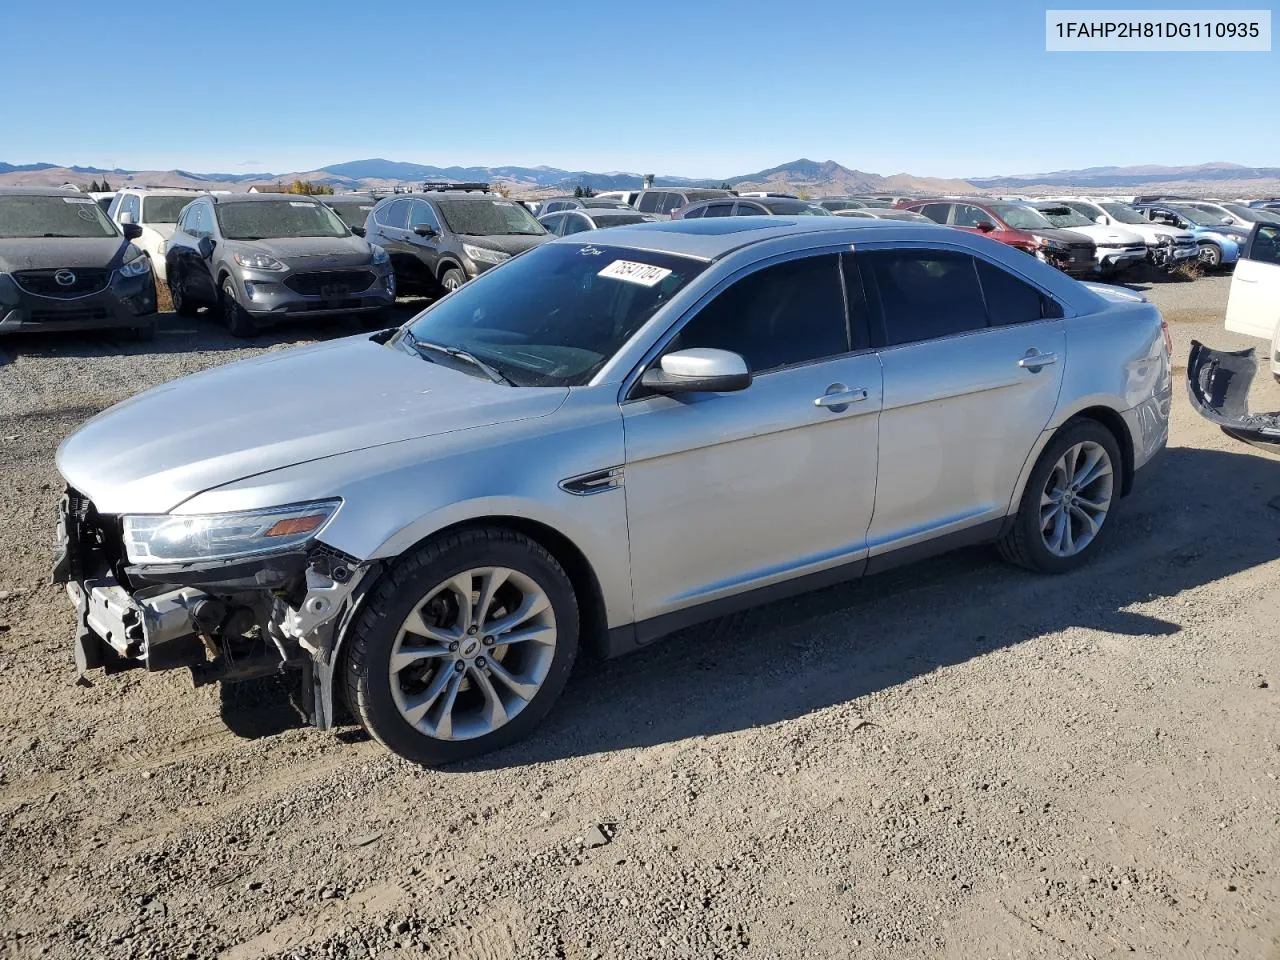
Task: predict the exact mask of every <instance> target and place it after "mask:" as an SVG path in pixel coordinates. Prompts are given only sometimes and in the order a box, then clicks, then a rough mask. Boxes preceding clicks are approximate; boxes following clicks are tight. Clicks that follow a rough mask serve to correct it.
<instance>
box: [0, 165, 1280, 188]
mask: <svg viewBox="0 0 1280 960" xmlns="http://www.w3.org/2000/svg"><path fill="white" fill-rule="evenodd" d="M104 176H105V177H106V178H107V179H108V180H109V181H110V182H111V186H112V187H120V186H123V185H128V184H135V185H144V184H145V185H150V186H157V187H160V186H164V187H188V188H193V189H203V190H232V191H238V190H247V189H249V187H250V186H252V185H253V184H255V183H256V184H263V183H274V182H280V183H288V182H290V181H292V180H309V181H311V182H313V183H323V184H327V185H330V186H332V187H333V188H334V189H335V190H338V191H343V190H360V189H365V190H369V189H377V190H388V189H391V188H392V187H396V186H414V185H420V184H421V183H422V182H424V181H428V180H453V181H459V180H465V181H484V182H493V183H501V184H503V185H505V186H506V187H507V188H508V189H510V190H511V192H512V193H514V194H516V195H519V196H525V195H531V194H541V195H546V194H550V193H560V192H565V191H571V190H573V188H574V187H578V186H583V187H590V188H592V189H593V190H597V191H599V190H622V189H635V188H637V187H639V186H640V185H641V182H642V180H643V175H642V174H639V173H632V172H627V171H608V172H604V173H596V172H592V171H587V170H565V169H562V168H559V167H548V166H534V167H524V166H498V167H483V166H475V167H459V166H451V167H439V166H432V165H429V164H421V163H411V162H407V161H401V160H386V159H382V158H371V159H367V160H351V161H347V162H344V163H335V164H331V165H329V166H326V167H319V168H317V169H315V170H307V171H295V172H292V173H267V172H256V173H194V172H191V171H187V170H123V169H113V170H105V169H102V168H99V167H87V166H62V165H59V164H54V163H28V164H10V163H3V162H0V186H5V185H8V186H15V185H26V186H50V185H53V186H57V185H60V184H62V183H66V182H70V183H74V184H77V185H80V186H84V185H86V184H87V183H88V182H89V181H90V180H92V179H99V178H101V177H104ZM656 183H658V184H659V185H663V184H666V185H672V186H719V185H720V184H722V183H728V184H730V185H731V186H732V187H734V188H735V189H739V190H744V191H745V190H775V191H780V192H798V191H803V192H805V193H807V194H808V195H811V196H821V195H831V194H849V193H853V194H857V193H884V194H895V195H896V194H908V195H910V194H933V193H974V192H1000V191H1017V192H1019V193H1030V192H1034V191H1037V190H1047V189H1062V188H1071V189H1074V190H1081V191H1086V192H1120V191H1123V190H1125V189H1126V188H1128V189H1130V190H1138V189H1141V190H1143V191H1153V190H1161V191H1178V192H1191V193H1196V192H1198V193H1202V194H1204V193H1214V192H1221V193H1231V194H1233V195H1234V194H1247V193H1258V194H1263V193H1266V194H1271V193H1280V167H1248V166H1242V165H1240V164H1233V163H1225V162H1214V163H1205V164H1199V165H1195V166H1158V165H1143V166H1130V167H1088V168H1085V169H1081V170H1055V171H1051V172H1048V173H1035V174H1010V175H1005V176H995V177H971V178H968V179H964V180H960V179H942V178H935V177H920V176H915V175H913V174H909V173H897V174H892V175H890V176H883V175H881V174H877V173H867V172H864V171H861V170H855V169H851V168H849V167H845V166H842V165H841V164H839V163H836V162H835V161H834V160H826V161H816V160H808V159H804V158H801V159H799V160H793V161H791V162H790V163H784V164H780V165H779V166H776V167H770V168H768V169H766V170H757V171H755V172H754V173H747V174H740V175H738V176H731V177H725V178H712V179H698V178H691V177H681V176H667V175H659V176H658V177H657V178H656Z"/></svg>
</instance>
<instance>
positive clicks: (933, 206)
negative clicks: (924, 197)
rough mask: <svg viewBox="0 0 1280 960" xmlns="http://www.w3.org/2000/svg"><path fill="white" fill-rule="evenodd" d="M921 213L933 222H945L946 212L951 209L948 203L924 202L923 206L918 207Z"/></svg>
mask: <svg viewBox="0 0 1280 960" xmlns="http://www.w3.org/2000/svg"><path fill="white" fill-rule="evenodd" d="M918 209H919V211H920V212H921V213H923V214H924V215H925V216H926V217H928V218H929V219H930V220H932V221H933V222H934V223H946V222H947V213H948V212H949V211H950V209H951V204H949V203H926V204H925V205H924V206H923V207H919V208H918Z"/></svg>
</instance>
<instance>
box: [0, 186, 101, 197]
mask: <svg viewBox="0 0 1280 960" xmlns="http://www.w3.org/2000/svg"><path fill="white" fill-rule="evenodd" d="M3 196H19V197H21V196H27V197H87V196H89V194H87V193H79V192H77V191H75V190H64V189H62V187H0V197H3Z"/></svg>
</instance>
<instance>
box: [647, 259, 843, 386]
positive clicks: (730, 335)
mask: <svg viewBox="0 0 1280 960" xmlns="http://www.w3.org/2000/svg"><path fill="white" fill-rule="evenodd" d="M690 347H716V348H718V349H721V350H732V351H733V352H734V353H737V354H740V355H741V356H742V357H743V358H744V359H745V360H746V361H747V366H748V367H749V368H750V370H751V371H752V372H753V373H765V372H767V371H769V370H776V369H777V368H779V367H785V366H790V365H792V364H797V363H806V362H809V361H812V360H822V359H825V358H827V357H835V356H839V355H840V354H844V353H848V352H849V350H850V346H849V334H848V326H847V324H846V323H845V305H844V292H843V289H842V286H841V282H840V257H839V255H838V254H834V253H833V254H823V255H822V256H817V257H806V258H804V259H801V260H790V261H787V262H786V263H779V264H776V265H774V266H771V267H765V268H764V269H762V270H758V271H756V272H755V273H753V274H751V275H750V276H747V277H744V278H742V279H741V280H739V281H737V282H736V283H734V284H733V285H732V286H730V287H729V288H727V289H726V290H724V291H722V292H721V293H720V294H719V295H718V296H717V297H716V298H715V299H714V300H712V301H711V302H710V303H709V304H707V305H706V306H705V307H703V308H702V310H701V311H700V312H699V313H698V314H697V316H695V317H694V318H693V319H692V320H690V321H689V322H688V323H687V324H686V325H685V327H684V329H683V330H681V331H680V333H679V334H678V335H677V336H676V338H675V339H674V340H673V341H672V342H671V345H670V346H669V347H668V348H667V350H668V352H670V351H672V350H685V349H688V348H690Z"/></svg>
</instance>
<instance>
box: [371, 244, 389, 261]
mask: <svg viewBox="0 0 1280 960" xmlns="http://www.w3.org/2000/svg"><path fill="white" fill-rule="evenodd" d="M369 249H370V250H372V251H373V263H374V264H379V263H386V262H387V261H388V260H390V259H391V256H390V254H388V253H387V251H386V250H384V249H383V248H382V247H380V246H378V245H377V244H376V243H371V244H369Z"/></svg>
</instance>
